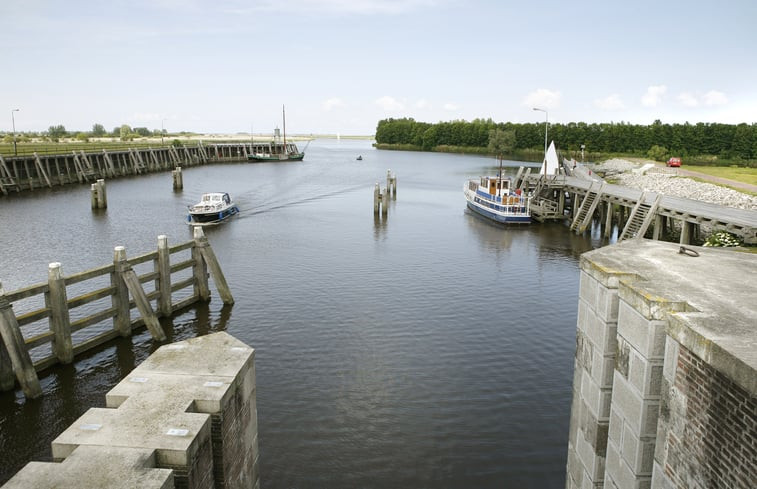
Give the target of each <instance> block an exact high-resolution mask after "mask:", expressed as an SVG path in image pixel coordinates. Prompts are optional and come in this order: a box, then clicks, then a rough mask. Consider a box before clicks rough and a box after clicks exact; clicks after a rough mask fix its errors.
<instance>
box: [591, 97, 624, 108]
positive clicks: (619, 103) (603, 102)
mask: <svg viewBox="0 0 757 489" xmlns="http://www.w3.org/2000/svg"><path fill="white" fill-rule="evenodd" d="M594 106H595V107H597V108H599V109H602V110H621V109H625V108H626V105H625V104H624V103H623V100H621V99H620V96H619V95H618V94H616V93H613V94H612V95H608V96H607V97H605V98H598V99H595V100H594Z"/></svg>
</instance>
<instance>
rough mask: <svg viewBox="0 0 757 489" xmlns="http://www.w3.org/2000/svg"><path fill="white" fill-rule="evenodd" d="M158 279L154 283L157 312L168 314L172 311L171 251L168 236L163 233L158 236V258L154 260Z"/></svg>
mask: <svg viewBox="0 0 757 489" xmlns="http://www.w3.org/2000/svg"><path fill="white" fill-rule="evenodd" d="M155 268H156V270H155V271H156V272H158V280H157V283H156V284H155V290H157V291H158V292H159V295H158V314H160V315H161V316H170V315H171V312H173V311H172V305H171V253H170V251H169V250H168V237H167V236H165V235H160V236H158V260H157V261H156V262H155Z"/></svg>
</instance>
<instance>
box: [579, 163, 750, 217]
mask: <svg viewBox="0 0 757 489" xmlns="http://www.w3.org/2000/svg"><path fill="white" fill-rule="evenodd" d="M645 163H652V162H651V161H650V162H645ZM643 166H644V163H633V162H631V161H627V160H621V159H612V160H607V161H605V162H603V163H600V164H597V165H594V166H593V167H592V168H591V169H592V170H593V171H594V172H596V173H598V174H599V175H604V176H605V179H606V180H613V181H617V183H618V184H620V185H625V186H627V187H633V188H638V189H643V190H648V191H652V192H658V193H661V194H664V195H670V196H674V197H683V198H686V199H692V200H699V201H701V202H710V203H712V204H719V205H723V206H727V207H736V208H738V209H749V210H757V197H753V196H751V195H748V194H744V193H741V192H739V191H737V190H732V189H729V188H726V187H720V186H718V185H713V184H711V183H702V182H698V181H696V180H692V179H691V178H686V177H681V176H679V175H678V170H677V169H676V168H666V167H659V166H656V167H653V168H650V169H648V170H647V171H646V172H644V174H641V173H637V172H634V170H639V169H641V168H642V167H643Z"/></svg>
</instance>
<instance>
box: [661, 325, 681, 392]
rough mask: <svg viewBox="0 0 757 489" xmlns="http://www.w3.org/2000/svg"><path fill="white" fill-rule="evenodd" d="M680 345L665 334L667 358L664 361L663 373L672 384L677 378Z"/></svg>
mask: <svg viewBox="0 0 757 489" xmlns="http://www.w3.org/2000/svg"><path fill="white" fill-rule="evenodd" d="M679 347H680V345H679V344H678V342H677V341H675V340H673V339H671V338H670V337H669V336H667V335H666V336H665V360H664V361H663V370H662V375H663V377H665V379H666V380H667V381H668V384H672V383H673V379H674V378H675V373H676V366H677V365H678V349H679Z"/></svg>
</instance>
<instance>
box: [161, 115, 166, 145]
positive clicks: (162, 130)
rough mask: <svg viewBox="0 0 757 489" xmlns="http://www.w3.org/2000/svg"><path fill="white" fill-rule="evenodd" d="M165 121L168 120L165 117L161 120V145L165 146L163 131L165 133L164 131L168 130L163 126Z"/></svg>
mask: <svg viewBox="0 0 757 489" xmlns="http://www.w3.org/2000/svg"><path fill="white" fill-rule="evenodd" d="M164 122H166V120H165V119H162V120H161V121H160V145H161V146H163V133H164V132H165V131H166V130H165V129H164V128H163V123H164Z"/></svg>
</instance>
